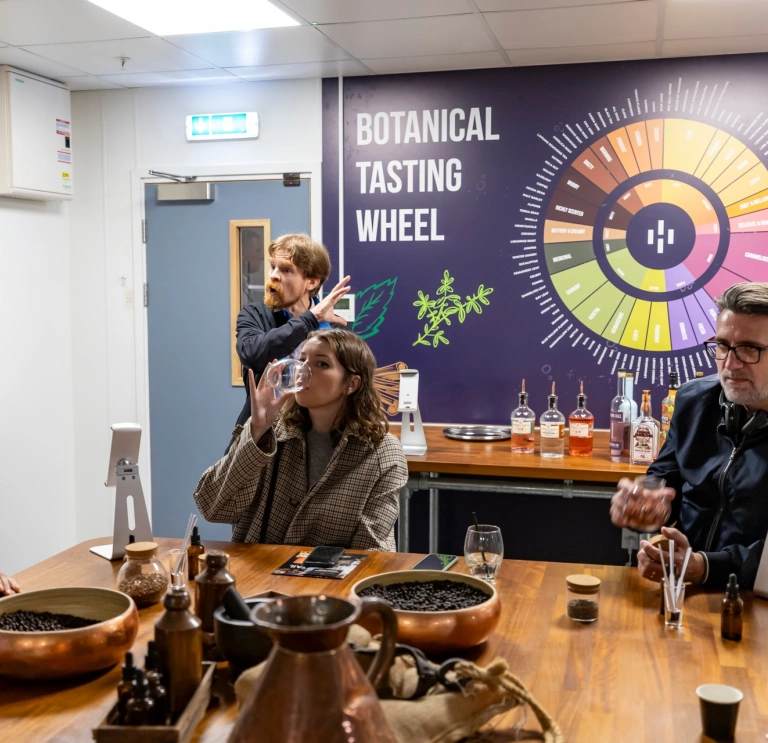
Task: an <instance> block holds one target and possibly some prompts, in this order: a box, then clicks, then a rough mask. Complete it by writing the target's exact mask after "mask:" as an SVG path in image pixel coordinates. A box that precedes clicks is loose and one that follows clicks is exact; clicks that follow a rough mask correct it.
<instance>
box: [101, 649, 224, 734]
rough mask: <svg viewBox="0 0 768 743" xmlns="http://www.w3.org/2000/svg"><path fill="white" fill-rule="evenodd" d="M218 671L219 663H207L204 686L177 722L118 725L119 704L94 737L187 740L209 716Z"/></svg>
mask: <svg viewBox="0 0 768 743" xmlns="http://www.w3.org/2000/svg"><path fill="white" fill-rule="evenodd" d="M215 670H216V664H215V663H206V662H203V679H202V681H201V682H200V686H198V687H197V691H195V693H194V694H193V695H192V699H190V700H189V704H187V706H186V709H185V710H184V711H183V712H182V713H181V715H180V716H179V719H178V720H177V721H176V724H175V725H137V726H134V725H116V724H115V722H116V721H117V705H115V706H114V707H112V709H111V710H110V711H109V714H108V715H107V716H106V717H105V718H104V721H103V722H102V723H101V725H99V727H97V728H96V729H94V731H93V738H94V740H96V741H97V743H137V742H139V741H140V743H187V742H188V741H189V740H191V738H192V736H193V735H194V733H195V728H196V727H197V726H198V725H199V724H200V721H201V720H202V719H203V717H205V711H206V710H207V709H208V703H209V702H210V701H211V684H212V683H213V674H214V671H215Z"/></svg>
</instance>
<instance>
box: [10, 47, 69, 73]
mask: <svg viewBox="0 0 768 743" xmlns="http://www.w3.org/2000/svg"><path fill="white" fill-rule="evenodd" d="M0 64H9V65H11V66H13V67H18V68H19V69H21V70H26V71H27V72H33V73H34V74H35V75H42V76H43V77H52V78H55V79H57V80H59V79H60V78H61V77H62V76H72V75H82V74H83V73H82V71H81V70H79V69H77V68H72V67H67V66H66V65H63V64H59V63H58V62H52V61H51V60H50V59H46V58H45V57H41V56H40V55H38V54H32V52H27V51H25V50H24V49H17V48H16V47H13V46H7V47H3V48H1V49H0Z"/></svg>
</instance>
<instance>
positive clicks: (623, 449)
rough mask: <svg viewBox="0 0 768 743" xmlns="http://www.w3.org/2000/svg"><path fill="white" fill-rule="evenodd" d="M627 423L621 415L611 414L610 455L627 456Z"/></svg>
mask: <svg viewBox="0 0 768 743" xmlns="http://www.w3.org/2000/svg"><path fill="white" fill-rule="evenodd" d="M629 428H630V426H629V423H627V422H626V421H625V420H624V416H623V415H622V414H621V413H611V454H613V455H614V456H627V457H628V456H629V433H630V432H629Z"/></svg>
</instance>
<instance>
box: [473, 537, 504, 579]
mask: <svg viewBox="0 0 768 743" xmlns="http://www.w3.org/2000/svg"><path fill="white" fill-rule="evenodd" d="M464 558H465V559H466V561H467V567H468V568H469V572H470V575H474V576H475V577H476V578H482V579H483V580H487V581H488V582H489V583H494V582H495V581H496V573H497V572H498V571H499V568H500V567H501V561H502V559H503V558H504V541H503V540H502V538H501V529H499V527H498V526H491V525H490V524H480V525H479V526H470V527H469V529H467V537H466V539H465V540H464Z"/></svg>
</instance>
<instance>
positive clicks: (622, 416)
mask: <svg viewBox="0 0 768 743" xmlns="http://www.w3.org/2000/svg"><path fill="white" fill-rule="evenodd" d="M610 420H611V461H613V462H629V449H630V447H629V440H630V437H631V435H632V421H633V420H634V419H633V417H632V400H631V399H630V397H629V396H628V395H627V372H626V371H625V370H624V369H619V373H618V385H617V389H616V397H614V398H613V400H611V411H610Z"/></svg>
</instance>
